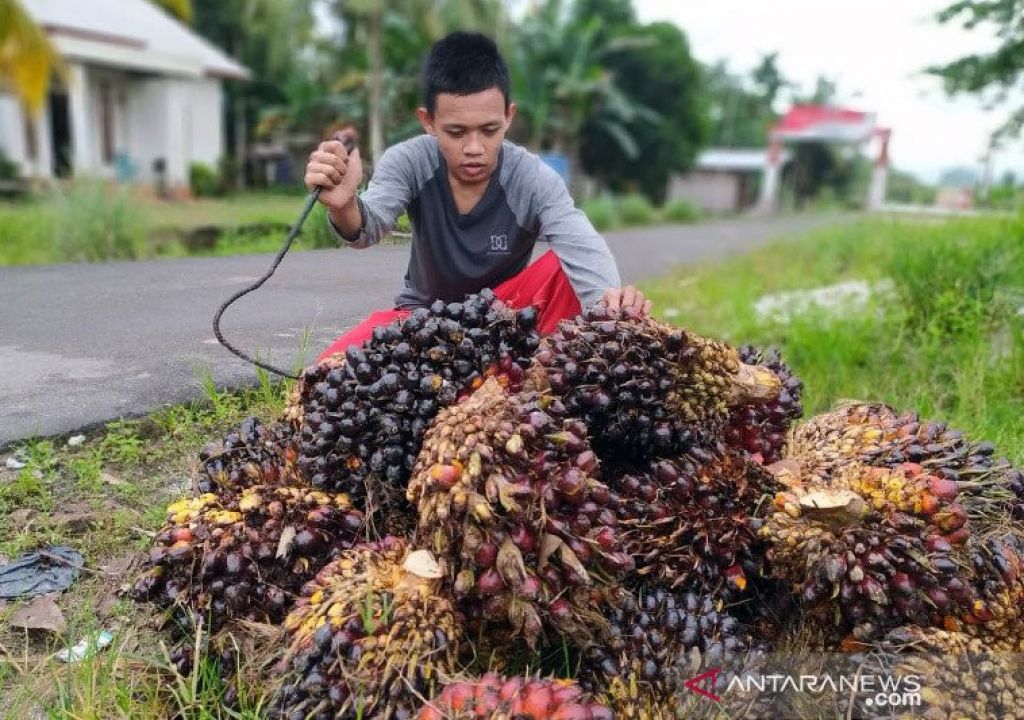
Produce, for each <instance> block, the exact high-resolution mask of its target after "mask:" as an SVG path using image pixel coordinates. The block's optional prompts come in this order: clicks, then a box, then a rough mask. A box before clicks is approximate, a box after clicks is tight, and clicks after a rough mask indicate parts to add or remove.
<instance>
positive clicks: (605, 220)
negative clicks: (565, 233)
mask: <svg viewBox="0 0 1024 720" xmlns="http://www.w3.org/2000/svg"><path fill="white" fill-rule="evenodd" d="M582 209H583V212H584V213H586V215H587V217H588V218H590V222H591V224H592V225H593V226H594V227H595V228H596V229H597V230H609V229H611V228H613V227H615V226H616V225H618V224H619V213H618V210H617V209H616V208H615V201H613V200H612V199H611V198H608V197H601V198H593V199H591V200H587V201H586V202H585V203H583V208H582Z"/></svg>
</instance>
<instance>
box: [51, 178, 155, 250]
mask: <svg viewBox="0 0 1024 720" xmlns="http://www.w3.org/2000/svg"><path fill="white" fill-rule="evenodd" d="M55 208H56V212H55V213H54V216H55V221H54V224H53V232H54V233H55V235H56V245H57V247H58V248H59V251H60V257H61V259H62V260H66V261H72V262H76V261H87V262H97V261H101V260H132V259H135V258H137V257H138V256H139V255H140V253H141V250H142V247H143V242H144V239H145V232H146V226H145V221H144V218H143V215H142V212H141V210H140V209H139V207H138V206H137V205H136V204H135V203H134V202H133V201H132V199H131V197H130V196H129V194H128V191H127V190H125V189H123V188H118V189H112V188H108V187H106V186H105V185H104V184H103V183H98V182H86V183H76V184H75V185H73V186H72V187H71V188H70V189H69V190H67V191H65V192H58V193H57V194H56V197H55Z"/></svg>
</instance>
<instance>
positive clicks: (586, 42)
mask: <svg viewBox="0 0 1024 720" xmlns="http://www.w3.org/2000/svg"><path fill="white" fill-rule="evenodd" d="M603 28H604V26H603V21H602V19H601V18H600V17H592V18H589V19H586V20H584V21H582V22H581V23H575V22H571V21H570V20H569V19H568V17H567V14H566V12H565V11H564V7H563V5H562V3H561V2H560V1H559V0H548V2H546V3H545V4H544V5H542V6H541V7H539V8H538V10H537V12H536V13H535V14H534V15H533V16H531V17H528V18H527V19H526V21H525V22H524V24H523V27H522V29H521V32H520V36H519V39H518V40H519V41H518V43H517V47H516V50H515V52H514V53H513V54H512V58H513V65H514V69H513V70H512V75H513V82H514V88H515V90H514V94H515V96H516V99H517V101H518V102H519V103H520V110H521V112H522V113H523V114H524V116H525V124H527V125H528V126H529V130H528V134H527V137H528V138H529V144H530V145H532V146H533V147H534V148H536V149H552V150H556V151H559V152H562V153H564V154H565V155H566V157H567V158H568V159H569V164H570V168H571V171H572V172H571V184H572V190H573V192H574V194H575V195H577V196H578V195H579V190H580V179H581V177H582V164H581V161H580V149H581V137H582V128H583V125H584V123H585V122H588V121H589V122H593V123H597V124H598V125H599V126H600V127H602V128H603V129H604V130H605V131H606V133H607V135H608V137H610V138H611V139H612V141H613V142H614V143H615V147H614V148H610V149H609V151H610V152H622V153H623V154H625V155H626V156H627V157H630V158H633V157H636V154H637V144H636V141H635V139H634V137H633V134H632V133H631V131H630V129H629V128H630V125H631V124H632V125H635V123H636V122H637V121H640V122H651V123H656V122H658V121H659V120H660V119H661V118H660V115H658V114H657V113H655V112H654V111H653V110H651V109H649V108H647V107H645V106H643V105H641V104H639V103H637V102H635V101H633V100H631V99H630V98H629V97H628V96H627V95H626V94H625V93H623V92H622V90H621V88H619V86H618V85H617V84H616V80H615V77H614V75H613V74H612V73H611V72H610V71H609V70H608V69H607V67H606V66H605V65H604V62H603V61H604V59H605V57H606V56H607V55H608V54H609V53H612V52H620V51H622V50H624V49H627V46H630V45H634V44H638V43H642V42H643V40H642V39H640V38H621V39H617V38H611V39H605V36H606V34H605V33H602V30H603ZM538 78H539V82H538ZM520 93H522V94H520Z"/></svg>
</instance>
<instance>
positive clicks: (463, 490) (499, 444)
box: [408, 379, 632, 646]
mask: <svg viewBox="0 0 1024 720" xmlns="http://www.w3.org/2000/svg"><path fill="white" fill-rule="evenodd" d="M597 469H598V464H597V458H596V457H595V455H594V453H593V451H591V449H590V446H589V443H588V441H587V429H586V426H584V425H583V423H581V422H580V421H579V420H576V419H572V418H567V417H565V409H564V407H563V406H562V404H561V402H560V401H558V400H557V399H552V398H549V397H546V396H543V395H538V394H536V393H532V392H531V393H520V394H510V393H509V392H508V391H507V390H506V389H505V388H503V387H502V386H501V385H500V384H499V383H498V382H496V381H495V380H494V379H489V380H488V381H487V382H485V383H484V384H483V385H482V386H481V387H480V389H478V390H477V391H476V392H474V393H473V394H472V395H471V396H470V397H469V398H468V399H466V400H465V401H463V402H461V403H459V404H458V405H455V406H452V407H450V408H447V409H445V410H443V411H442V412H441V413H440V414H439V415H438V417H437V419H436V420H435V422H434V424H433V425H432V426H431V428H430V430H429V431H428V432H427V435H426V437H425V438H424V441H423V449H422V451H421V452H420V457H419V459H418V460H417V463H416V467H415V469H414V471H413V475H412V478H411V479H410V481H409V488H408V500H409V502H410V503H411V504H412V505H413V507H414V508H415V509H416V511H417V517H418V525H417V530H416V535H415V537H416V541H417V543H418V544H419V545H420V546H422V547H426V548H428V549H430V550H432V551H433V552H435V553H436V554H437V555H438V556H439V557H443V558H446V559H447V560H448V561H449V562H448V565H449V568H448V570H449V573H450V580H451V582H452V587H453V592H454V594H455V597H457V598H458V599H459V600H460V601H462V602H463V606H464V607H465V609H466V613H467V615H468V616H469V618H470V619H471V620H474V621H476V620H481V619H482V620H483V621H485V622H487V623H499V624H500V623H503V622H506V621H507V622H508V623H509V624H510V625H511V626H512V628H513V629H514V630H515V631H516V632H517V634H518V635H520V636H522V637H525V638H527V640H528V641H529V642H530V644H531V646H532V645H533V644H534V643H535V641H536V639H537V638H538V636H539V634H540V631H541V629H542V626H543V622H542V620H543V619H544V618H545V617H546V618H547V619H551V620H553V621H558V622H563V623H566V622H568V621H569V619H570V618H571V616H572V611H571V609H570V607H568V605H569V604H570V603H569V601H568V600H567V599H566V598H568V597H571V596H572V593H567V592H566V591H567V590H568V589H570V588H583V589H585V588H586V587H587V586H589V585H591V584H592V581H593V578H594V577H601V578H612V577H614V576H616V575H618V574H620V573H622V572H624V571H626V570H628V569H630V568H631V566H632V563H631V561H630V558H629V556H628V555H627V554H625V553H624V552H622V550H621V549H620V547H619V542H618V539H617V536H616V529H615V526H616V518H615V512H614V510H613V509H612V508H610V507H609V506H608V505H607V503H608V500H609V492H608V488H607V487H606V486H604V485H603V484H602V483H600V482H599V481H598V480H597V479H596V474H597ZM584 604H587V603H584Z"/></svg>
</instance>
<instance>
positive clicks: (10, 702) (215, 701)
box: [0, 350, 303, 720]
mask: <svg viewBox="0 0 1024 720" xmlns="http://www.w3.org/2000/svg"><path fill="white" fill-rule="evenodd" d="M302 352H303V350H300V354H301V353H302ZM202 380H203V387H204V389H205V397H204V398H203V399H202V400H201V401H196V402H193V403H188V404H184V405H176V406H172V407H168V408H166V409H164V410H161V411H159V412H157V413H155V414H153V415H150V416H147V417H144V418H137V419H130V420H118V421H115V422H111V423H108V424H107V425H106V426H105V427H104V428H103V429H102V430H100V431H96V432H91V433H89V434H88V436H87V438H86V441H85V442H84V443H83V444H82V445H80V446H78V447H69V446H68V445H67V443H66V442H65V441H64V439H57V440H34V441H30V442H27V443H24V444H22V445H21V446H20V447H17V448H15V449H14V453H15V454H16V455H17V456H18V457H21V458H23V459H24V461H25V463H26V465H25V467H24V468H22V469H20V470H18V471H10V470H6V469H2V468H0V556H5V557H8V558H13V557H16V556H18V555H20V554H21V553H22V552H25V551H29V550H32V549H34V548H37V547H39V546H41V545H46V544H63V545H70V546H72V547H74V548H75V549H77V550H78V551H79V552H81V553H82V554H83V556H84V557H85V559H86V570H85V571H84V572H83V573H82V574H81V575H80V576H79V578H78V579H77V580H76V581H75V583H74V584H73V585H72V587H71V588H70V589H69V590H68V591H66V592H65V593H64V594H62V595H61V596H60V597H59V598H58V600H57V602H58V605H59V606H60V608H61V610H62V611H63V613H64V615H65V617H66V618H67V622H68V629H67V630H66V631H65V632H64V633H62V634H61V635H59V636H55V637H39V636H35V635H33V636H28V635H25V634H23V633H19V632H15V631H14V630H13V629H12V628H10V626H9V625H8V624H7V620H8V618H9V617H10V615H11V614H12V613H13V612H14V611H15V610H16V609H17V607H19V605H20V604H19V603H8V604H7V605H6V606H4V605H3V604H2V603H0V718H3V719H6V718H10V719H11V720H14V719H18V720H21V718H26V717H31V716H33V715H32V713H33V712H35V711H40V712H43V713H44V714H43V715H42V716H41V717H49V718H61V719H68V720H72V719H74V720H77V719H79V718H81V719H82V720H106V719H107V718H162V717H180V718H195V719H196V720H199V719H203V720H214V719H220V718H224V719H225V720H226V719H228V718H232V719H234V718H243V719H244V718H254V719H255V718H257V717H263V716H264V714H265V712H264V710H265V704H266V695H267V689H266V688H265V687H262V685H261V686H256V685H252V686H249V685H245V684H244V682H243V683H242V684H241V686H240V687H237V688H235V690H236V691H237V692H238V694H239V697H240V701H239V704H238V706H237V707H236V709H229V707H228V706H227V705H225V703H224V702H223V698H224V693H225V692H227V687H226V686H225V685H224V683H223V682H222V681H220V680H219V676H218V674H217V672H216V667H215V660H213V659H211V658H210V657H206V656H200V661H199V662H198V663H196V669H195V671H194V672H193V673H192V674H191V675H189V676H187V677H182V676H180V675H177V674H176V673H175V672H174V671H173V669H172V667H171V664H170V662H169V660H168V656H167V649H166V647H163V646H162V645H161V643H162V642H164V638H163V636H162V635H160V634H159V633H157V632H156V631H155V630H154V629H153V628H152V627H151V626H150V624H149V621H150V620H151V619H152V618H150V617H149V611H148V609H147V608H143V607H141V606H138V605H136V604H135V603H132V602H130V601H128V600H125V599H120V600H118V599H117V598H116V595H115V593H116V591H117V590H118V588H119V587H120V586H121V584H122V583H124V582H128V581H129V580H130V578H129V577H126V576H122V577H115V578H113V579H111V578H110V577H108V576H106V575H104V574H103V573H102V571H101V570H100V569H101V568H103V567H104V566H105V565H107V564H108V563H111V562H113V561H118V560H121V559H125V558H126V557H129V556H132V555H134V554H136V553H138V552H140V551H142V550H144V549H145V548H146V547H148V546H149V544H150V543H151V542H152V540H151V538H152V534H153V533H154V532H155V531H156V530H157V529H158V528H159V527H160V525H161V524H162V523H163V522H164V520H165V508H166V506H167V504H168V503H170V502H172V501H173V500H175V499H177V498H178V497H181V496H183V495H186V494H188V493H189V492H190V481H191V480H190V479H191V475H192V472H193V469H194V465H193V463H194V462H195V458H196V457H197V455H198V453H199V451H200V450H201V449H202V448H203V446H204V445H205V444H206V443H208V442H209V441H210V440H212V439H214V438H217V437H221V436H223V435H224V434H225V433H226V432H227V431H228V429H229V428H231V427H233V426H235V425H237V424H238V422H240V421H241V420H242V418H244V417H245V416H247V415H256V416H258V417H260V418H261V419H263V420H266V421H270V420H273V419H276V418H277V417H278V416H279V415H280V413H281V411H282V409H283V407H284V403H285V400H286V398H287V396H288V393H289V392H290V391H291V384H290V383H287V382H286V383H276V382H272V381H271V380H270V378H269V377H268V376H267V374H266V373H262V372H261V373H257V384H256V385H255V386H253V387H250V388H247V389H245V390H242V391H240V392H225V391H221V390H219V389H217V388H216V386H215V385H214V384H213V382H212V380H211V379H210V378H209V376H207V377H204V378H203V379H202ZM72 506H74V508H75V509H76V511H80V510H81V509H83V508H84V509H86V510H88V511H90V512H92V513H93V514H94V518H95V527H93V528H92V530H90V531H87V532H84V533H78V532H77V531H74V530H70V529H68V528H64V527H60V526H57V525H55V524H54V523H53V522H51V513H57V512H60V511H62V510H64V509H67V508H70V507H72ZM16 511H22V512H21V513H19V514H18V515H13V516H12V513H15V512H16ZM26 512H28V513H29V514H28V515H27V516H26V515H25V513H26ZM25 517H27V518H28V519H27V520H25ZM104 599H106V601H107V603H108V604H110V605H111V607H110V608H108V609H107V610H105V611H103V612H100V610H99V609H100V608H102V607H103V606H104V603H103V602H102V601H103V600H104ZM102 628H108V629H113V630H114V631H115V639H114V642H113V644H112V645H111V646H110V647H109V648H107V649H106V650H103V651H102V652H99V653H98V654H96V655H95V657H93V658H91V659H88V660H85V661H83V662H81V663H77V664H71V665H66V664H64V663H61V662H59V661H58V660H56V659H55V658H54V656H53V653H54V652H55V651H56V650H59V649H61V648H63V647H69V646H72V645H74V644H75V643H76V642H78V641H79V640H80V639H82V638H85V637H88V636H89V635H90V633H94V632H96V631H98V630H100V629H102Z"/></svg>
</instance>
